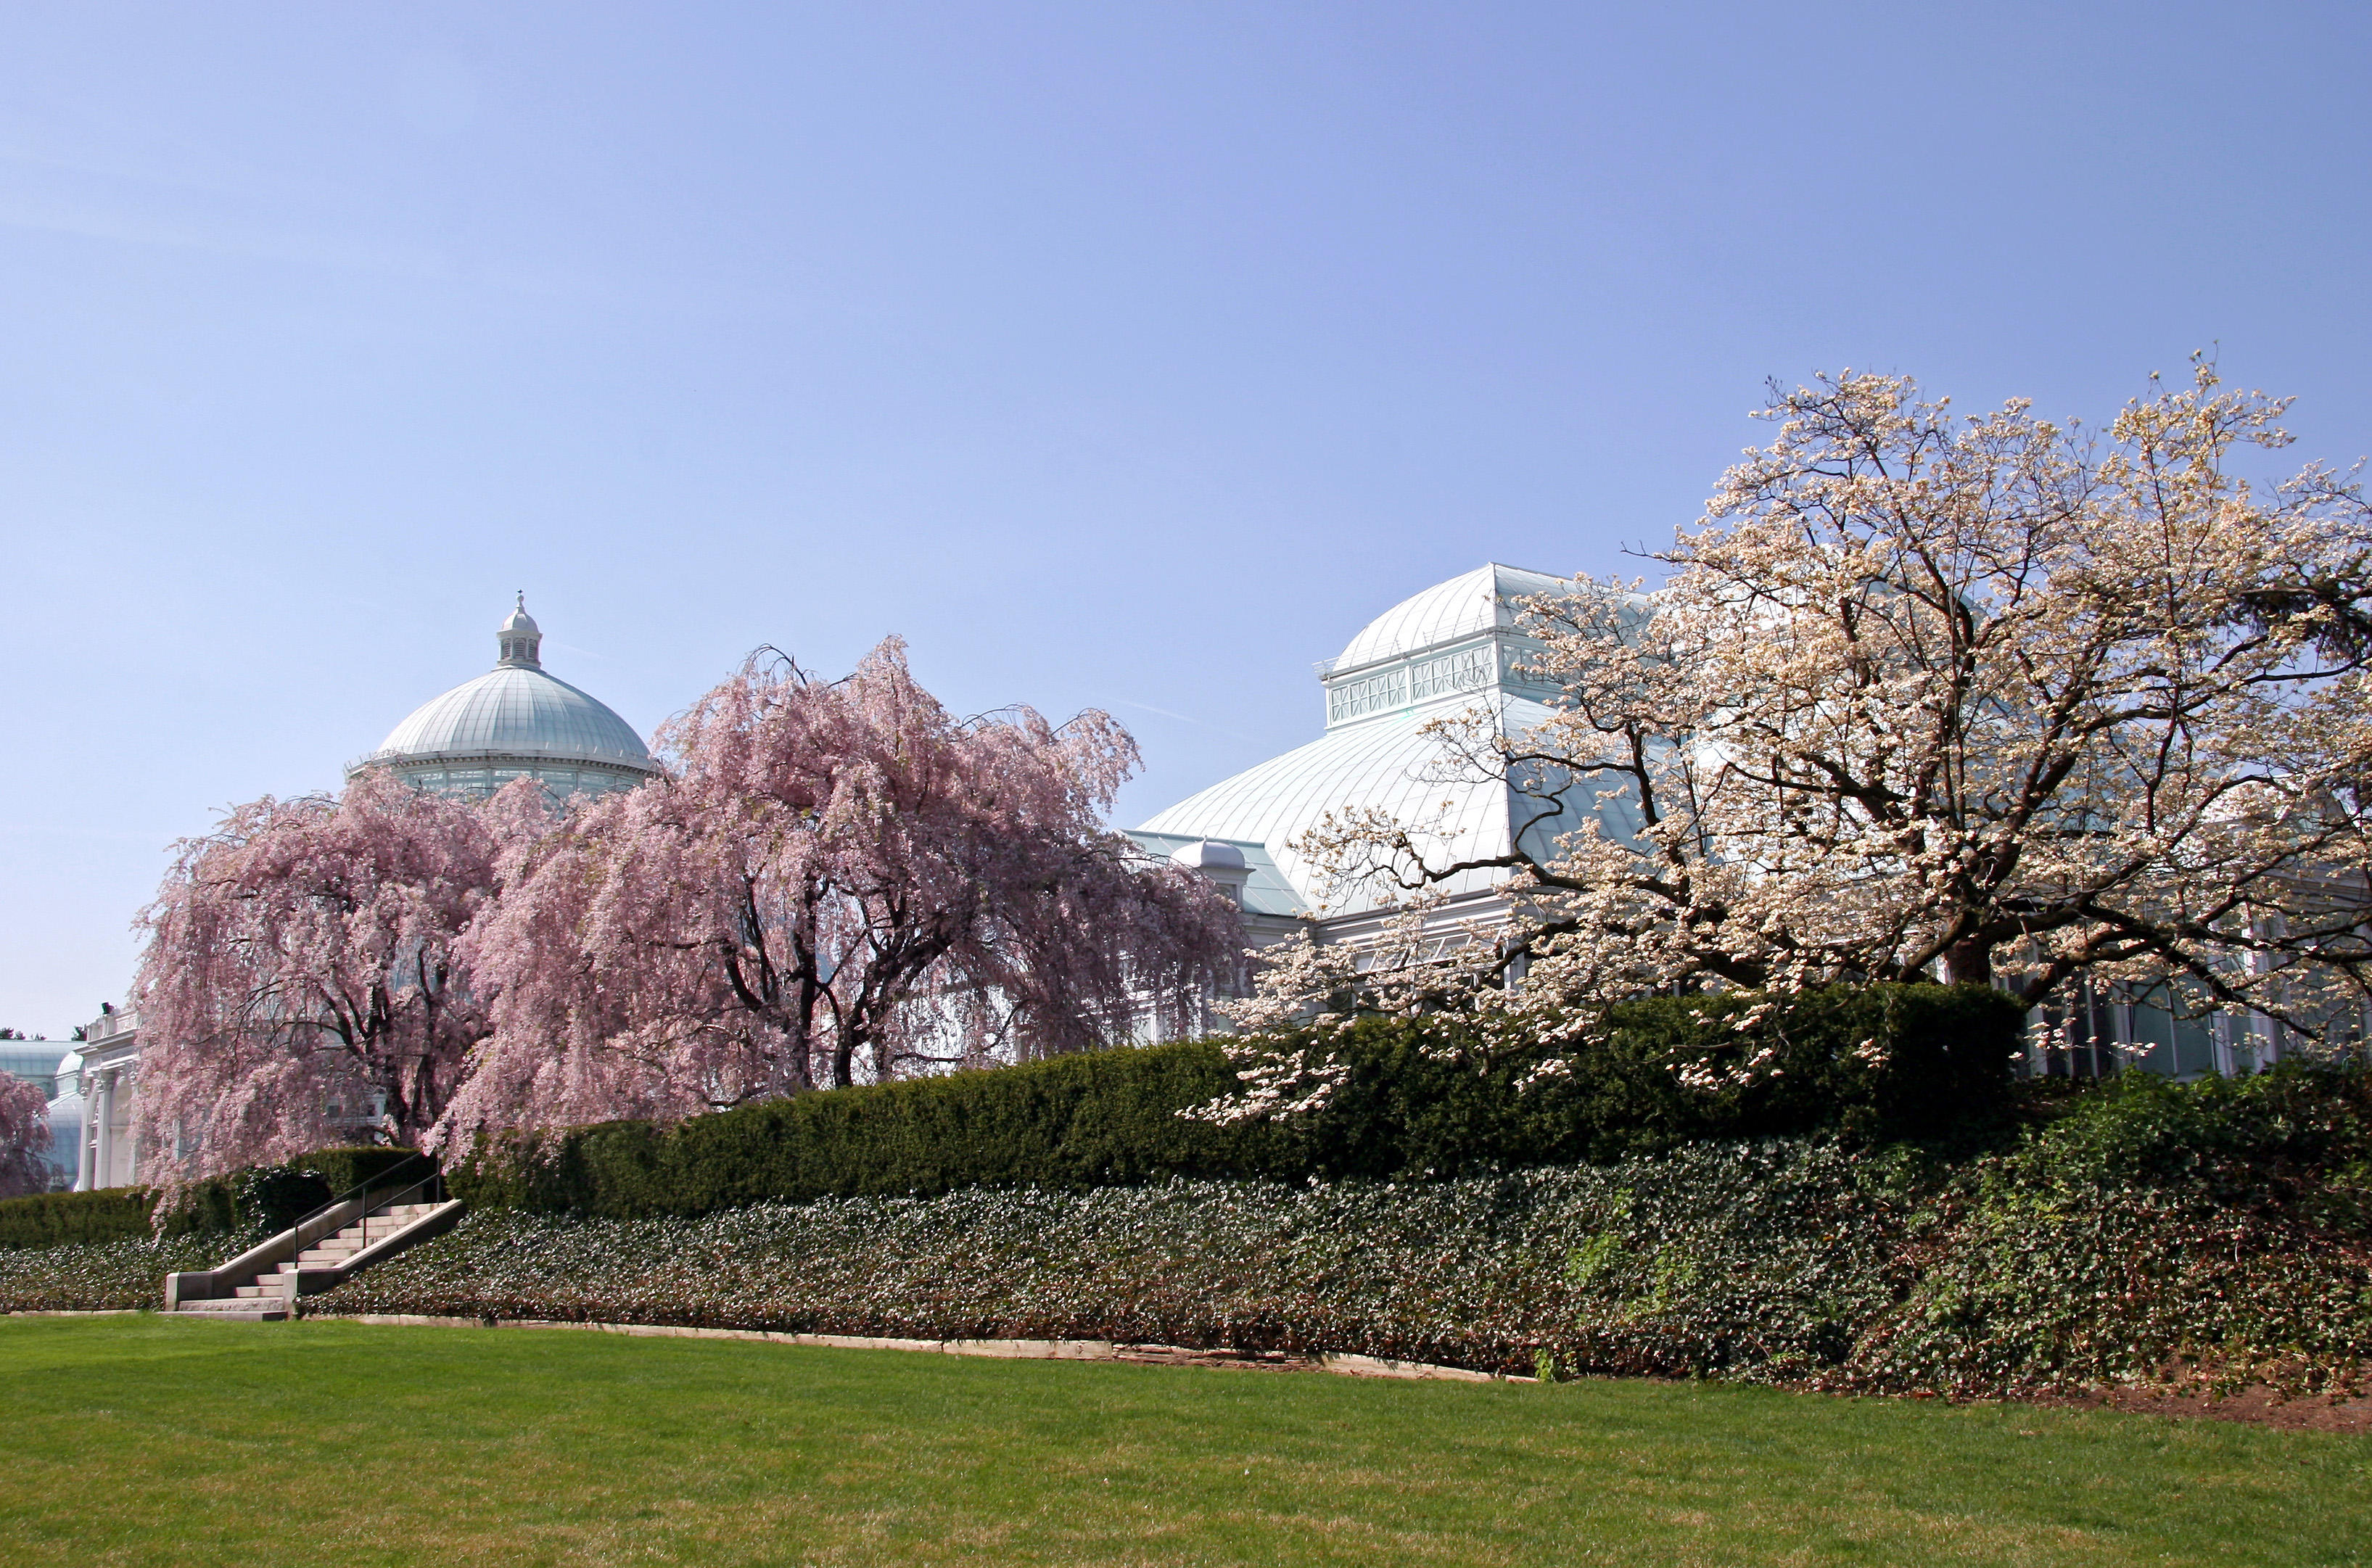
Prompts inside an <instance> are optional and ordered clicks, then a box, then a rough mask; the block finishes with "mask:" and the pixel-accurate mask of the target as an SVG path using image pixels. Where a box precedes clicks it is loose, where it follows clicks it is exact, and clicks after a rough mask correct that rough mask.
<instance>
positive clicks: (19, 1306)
mask: <svg viewBox="0 0 2372 1568" xmlns="http://www.w3.org/2000/svg"><path fill="white" fill-rule="evenodd" d="M219 1250H220V1248H219V1245H218V1241H217V1238H215V1237H204V1236H179V1237H161V1238H159V1237H148V1236H145V1235H144V1236H139V1237H128V1238H120V1239H117V1240H114V1241H103V1242H96V1243H87V1242H86V1243H65V1244H62V1245H59V1246H54V1247H44V1248H38V1249H36V1248H8V1249H0V1312H107V1311H116V1310H121V1309H122V1308H125V1307H157V1306H159V1305H161V1304H162V1302H163V1300H164V1293H165V1276H166V1275H167V1274H168V1273H170V1272H174V1271H175V1270H178V1269H208V1268H212V1267H213V1266H214V1265H215V1264H216V1263H218V1262H220V1261H221V1259H220V1258H219V1257H218V1256H217V1255H216V1254H217V1253H218V1252H219Z"/></svg>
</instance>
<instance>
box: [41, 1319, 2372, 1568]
mask: <svg viewBox="0 0 2372 1568" xmlns="http://www.w3.org/2000/svg"><path fill="white" fill-rule="evenodd" d="M0 1368H5V1373H0V1376H5V1378H6V1384H5V1387H6V1401H5V1409H6V1411H7V1415H8V1419H7V1422H6V1438H5V1440H0V1562H6V1563H8V1564H10V1565H11V1568H30V1565H33V1564H42V1563H52V1562H55V1563H65V1562H74V1563H79V1564H96V1563H173V1564H190V1563H215V1562H222V1563H230V1562H237V1563H240V1564H251V1565H255V1568H278V1565H281V1564H296V1563H306V1564H327V1565H335V1568H350V1565H351V1568H364V1565H377V1564H388V1565H395V1564H401V1565H404V1568H417V1565H436V1568H441V1565H445V1564H452V1563H460V1562H490V1563H491V1562H500V1563H577V1562H599V1563H611V1562H661V1563H670V1562H698V1563H745V1562H748V1563H756V1562H766V1563H815V1564H824V1563H833V1564H838V1563H942V1562H944V1563H1004V1562H1021V1563H1098V1564H1107V1563H1110V1564H1129V1563H1147V1564H1150V1563H1181V1564H1182V1563H1238V1562H1240V1563H1319V1562H1324V1563H1457V1564H1469V1563H1473V1564H1497V1563H1508V1564H1545V1563H1563V1562H1640V1563H1673V1564H1683V1563H1733V1562H1735V1563H1764V1562H1885V1563H1922V1564H1924V1563H1931V1562H1933V1563H1942V1562H1999V1563H2019V1564H2041V1563H2063V1562H2064V1563H2084V1564H2087V1565H2093V1568H2098V1565H2101V1564H2115V1563H2138V1562H2180V1563H2210V1562H2213V1563H2218V1564H2225V1563H2275V1562H2285V1563H2286V1562H2318V1563H2320V1562H2372V1439H2366V1438H2363V1437H2348V1436H2332V1435H2327V1434H2311V1433H2285V1432H2274V1431H2268V1430H2263V1429H2259V1428H2252V1427H2241V1426H2233V1425H2227V1424H2221V1423H2205V1422H2198V1423H2175V1422H2169V1421H2166V1420H2163V1419H2159V1418H2157V1417H2149V1416H2121V1415H2114V1414H2110V1413H2106V1412H2098V1411H2081V1412H2078V1411H2045V1410H2038V1409H2034V1408H2031V1407H2025V1406H2006V1407H1975V1408H1965V1409H1951V1408H1941V1407H1936V1406H1932V1405H1920V1404H1909V1403H1900V1402H1891V1401H1882V1400H1837V1399H1828V1398H1821V1397H1817V1396H1806V1395H1792V1394H1785V1393H1776V1392H1772V1391H1768V1390H1762V1389H1753V1388H1729V1387H1720V1386H1682V1385H1673V1384H1650V1383H1622V1382H1585V1383H1573V1384H1562V1385H1556V1386H1548V1387H1534V1386H1527V1385H1520V1384H1496V1385H1476V1384H1451V1383H1434V1384H1425V1383H1391V1382H1369V1381H1362V1380H1355V1379H1350V1378H1342V1377H1331V1376H1318V1375H1298V1376H1296V1375H1283V1374H1269V1373H1256V1372H1238V1371H1217V1370H1203V1369H1193V1368H1176V1367H1147V1366H1132V1365H1112V1364H1093V1363H1062V1362H997V1361H971V1360H962V1359H957V1358H954V1357H941V1356H931V1355H910V1354H900V1353H892V1352H879V1351H833V1350H812V1349H805V1348H799V1347H792V1346H780V1345H767V1344H750V1343H736V1342H715V1341H710V1342H702V1341H692V1340H651V1339H624V1338H617V1337H612V1336H606V1335H599V1334H586V1333H573V1332H555V1331H541V1332H539V1331H535V1330H507V1329H506V1330H467V1329H460V1330H456V1329H398V1328H378V1327H369V1326H364V1325H359V1324H343V1323H336V1322H307V1323H297V1324H288V1325H283V1324H233V1323H197V1322H176V1321H171V1320H163V1319H158V1318H152V1317H146V1316H143V1317H139V1318H67V1319H60V1318H18V1319H15V1320H7V1319H0Z"/></svg>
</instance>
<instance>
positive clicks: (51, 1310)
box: [8, 1307, 148, 1318]
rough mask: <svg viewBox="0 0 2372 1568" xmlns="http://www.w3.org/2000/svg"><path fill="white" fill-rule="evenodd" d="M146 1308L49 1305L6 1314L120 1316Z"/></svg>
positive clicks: (29, 1316) (46, 1316) (12, 1315)
mask: <svg viewBox="0 0 2372 1568" xmlns="http://www.w3.org/2000/svg"><path fill="white" fill-rule="evenodd" d="M146 1310H148V1309H147V1308H146V1307H32V1308H29V1309H28V1310H26V1311H22V1312H11V1313H9V1314H8V1316H9V1317H11V1318H122V1317H124V1316H126V1315H127V1314H131V1313H135V1312H145V1311H146Z"/></svg>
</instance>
